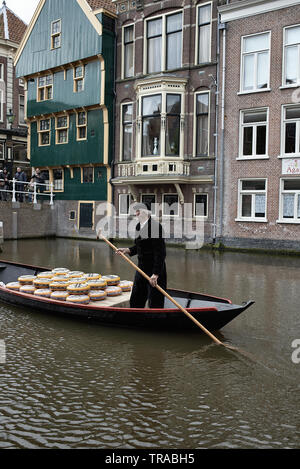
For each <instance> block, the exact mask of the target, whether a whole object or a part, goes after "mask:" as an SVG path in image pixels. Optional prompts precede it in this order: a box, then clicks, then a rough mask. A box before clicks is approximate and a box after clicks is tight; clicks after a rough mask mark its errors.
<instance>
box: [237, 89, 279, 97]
mask: <svg viewBox="0 0 300 469" xmlns="http://www.w3.org/2000/svg"><path fill="white" fill-rule="evenodd" d="M265 91H272V90H271V88H263V89H261V90H251V91H250V90H249V91H239V92H238V93H237V95H238V96H240V95H243V94H253V93H264V92H265Z"/></svg>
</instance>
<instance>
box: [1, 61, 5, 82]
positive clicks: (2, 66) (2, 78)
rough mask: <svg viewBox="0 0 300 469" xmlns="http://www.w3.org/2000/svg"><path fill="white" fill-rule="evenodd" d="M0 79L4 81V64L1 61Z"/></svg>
mask: <svg viewBox="0 0 300 469" xmlns="http://www.w3.org/2000/svg"><path fill="white" fill-rule="evenodd" d="M0 80H1V81H4V64H3V63H0Z"/></svg>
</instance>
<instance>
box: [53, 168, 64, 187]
mask: <svg viewBox="0 0 300 469" xmlns="http://www.w3.org/2000/svg"><path fill="white" fill-rule="evenodd" d="M53 189H54V190H55V191H63V190H64V172H63V170H62V169H53Z"/></svg>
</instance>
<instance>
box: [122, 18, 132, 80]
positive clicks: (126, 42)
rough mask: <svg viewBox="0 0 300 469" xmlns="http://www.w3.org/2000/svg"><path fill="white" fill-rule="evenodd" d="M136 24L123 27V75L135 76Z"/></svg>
mask: <svg viewBox="0 0 300 469" xmlns="http://www.w3.org/2000/svg"><path fill="white" fill-rule="evenodd" d="M133 51H134V26H133V25H130V26H125V27H124V28H123V77H124V78H128V77H132V76H133Z"/></svg>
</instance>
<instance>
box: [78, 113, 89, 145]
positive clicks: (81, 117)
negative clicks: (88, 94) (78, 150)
mask: <svg viewBox="0 0 300 469" xmlns="http://www.w3.org/2000/svg"><path fill="white" fill-rule="evenodd" d="M76 126H77V140H86V139H87V113H86V112H85V111H82V112H78V113H77V115H76Z"/></svg>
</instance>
